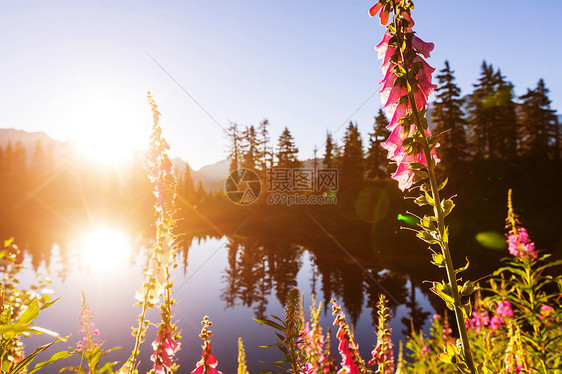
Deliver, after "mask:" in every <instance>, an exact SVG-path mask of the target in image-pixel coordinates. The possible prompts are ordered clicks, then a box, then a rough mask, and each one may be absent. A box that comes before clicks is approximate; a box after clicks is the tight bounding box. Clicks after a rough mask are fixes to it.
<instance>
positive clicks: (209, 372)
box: [191, 316, 222, 374]
mask: <svg viewBox="0 0 562 374" xmlns="http://www.w3.org/2000/svg"><path fill="white" fill-rule="evenodd" d="M201 324H202V325H203V328H202V329H201V334H199V337H200V338H201V339H203V351H202V352H201V360H199V362H197V365H196V367H195V369H194V370H193V371H192V372H191V374H222V373H221V372H220V371H218V370H217V369H215V368H216V367H217V364H218V361H217V358H216V357H215V355H214V354H213V349H212V347H211V341H210V338H211V336H213V334H212V333H211V330H210V329H209V328H210V327H211V325H212V324H213V323H212V322H211V321H209V317H207V316H205V317H203V321H202V322H201Z"/></svg>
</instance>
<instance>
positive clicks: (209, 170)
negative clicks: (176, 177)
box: [172, 157, 229, 192]
mask: <svg viewBox="0 0 562 374" xmlns="http://www.w3.org/2000/svg"><path fill="white" fill-rule="evenodd" d="M172 164H174V166H175V167H176V170H178V171H179V173H180V175H182V176H183V174H184V173H185V164H186V162H185V161H184V160H182V159H181V158H178V157H176V158H174V159H173V160H172ZM228 168H229V163H228V160H221V161H217V162H215V163H214V164H210V165H205V166H203V167H202V168H201V169H199V170H193V168H191V166H190V167H189V170H190V171H191V178H192V179H193V184H194V186H195V188H197V186H198V185H199V182H201V183H202V184H203V188H204V189H205V191H207V192H217V191H222V190H223V189H224V182H225V181H226V178H227V177H228Z"/></svg>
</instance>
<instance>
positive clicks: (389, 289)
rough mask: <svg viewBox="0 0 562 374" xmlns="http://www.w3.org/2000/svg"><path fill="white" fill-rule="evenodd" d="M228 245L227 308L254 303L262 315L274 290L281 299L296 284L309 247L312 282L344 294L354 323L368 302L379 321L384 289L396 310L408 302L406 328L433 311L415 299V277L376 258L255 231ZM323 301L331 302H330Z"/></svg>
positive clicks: (324, 294)
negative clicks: (364, 259) (358, 260)
mask: <svg viewBox="0 0 562 374" xmlns="http://www.w3.org/2000/svg"><path fill="white" fill-rule="evenodd" d="M226 247H227V261H226V268H225V269H224V270H223V272H222V281H223V288H222V290H221V294H220V299H221V300H222V301H223V302H224V305H225V307H226V308H235V307H236V306H238V305H242V306H245V307H252V308H253V310H254V313H255V315H256V316H257V317H258V318H263V317H264V316H265V312H266V310H267V303H268V300H269V299H270V296H272V295H275V297H276V299H277V300H278V301H279V303H281V304H282V303H283V301H284V300H285V298H286V296H287V293H288V291H289V290H290V289H291V288H292V287H295V286H297V274H298V273H299V271H300V270H301V268H302V267H303V257H305V256H303V254H304V253H305V252H307V253H308V254H309V256H307V257H308V259H309V262H310V263H309V264H307V265H309V266H310V271H309V273H310V274H309V277H310V278H309V279H310V280H309V284H308V285H307V288H308V289H309V290H310V292H311V293H314V294H316V295H321V299H323V300H325V301H329V300H330V299H331V298H332V297H334V298H336V299H338V300H340V301H341V302H342V304H343V306H344V308H345V310H346V312H347V314H348V318H349V321H350V322H351V323H352V324H353V325H356V324H357V323H358V320H359V318H360V315H361V313H362V311H363V310H364V309H365V308H368V309H370V312H371V318H372V322H373V323H374V322H375V321H376V303H377V300H378V299H379V295H380V294H381V293H385V294H387V295H388V296H390V298H391V301H390V304H389V306H390V308H391V309H392V310H393V311H394V312H396V309H397V307H399V306H400V305H404V306H406V307H407V310H408V316H405V317H403V324H404V327H405V329H404V331H405V333H408V332H409V331H410V330H411V326H412V325H413V326H414V327H415V328H416V329H419V328H421V327H422V326H423V324H424V322H425V320H426V317H427V316H428V315H429V313H430V311H429V310H428V306H427V305H426V306H425V307H424V306H422V305H421V304H420V303H419V300H417V299H416V287H414V285H415V284H417V283H415V280H413V279H412V277H408V276H407V275H405V274H399V273H396V272H395V271H391V270H389V269H383V268H381V266H380V265H377V263H376V262H374V261H370V262H369V264H368V265H366V266H365V267H364V268H360V267H358V266H357V265H356V264H355V263H354V262H353V261H349V258H348V257H347V256H345V255H343V254H342V253H339V254H338V252H327V251H323V252H316V251H314V249H313V248H311V247H304V246H302V245H298V244H294V243H291V242H287V241H286V242H279V241H278V240H277V241H275V242H272V241H266V240H261V241H260V240H257V239H256V238H253V237H241V236H238V237H235V238H231V239H230V240H229V242H228V244H227V246H226ZM318 286H319V287H318ZM317 288H320V289H319V290H317ZM324 305H325V307H328V304H327V303H325V304H324Z"/></svg>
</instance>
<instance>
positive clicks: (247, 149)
mask: <svg viewBox="0 0 562 374" xmlns="http://www.w3.org/2000/svg"><path fill="white" fill-rule="evenodd" d="M241 149H242V167H243V168H246V169H251V170H256V165H257V161H258V141H257V137H256V130H255V129H254V126H250V127H248V126H246V129H245V130H244V132H243V135H242V145H241Z"/></svg>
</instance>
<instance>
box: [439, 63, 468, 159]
mask: <svg viewBox="0 0 562 374" xmlns="http://www.w3.org/2000/svg"><path fill="white" fill-rule="evenodd" d="M439 73H440V74H439V75H437V79H438V81H439V84H438V87H437V89H436V90H435V92H436V98H435V102H434V103H433V111H432V112H431V120H432V121H433V123H434V124H435V130H434V132H435V133H436V134H441V135H440V137H439V143H440V147H439V154H440V157H441V160H442V161H443V163H444V164H445V165H447V166H450V165H454V164H456V163H458V162H459V161H466V159H467V156H468V150H467V142H466V124H467V121H466V119H465V118H464V112H463V109H462V107H463V103H464V100H463V99H462V98H461V90H460V88H459V86H457V85H456V83H455V82H454V81H455V77H454V75H453V74H454V73H455V72H454V71H453V70H451V67H450V66H449V61H445V67H444V68H443V69H442V70H441V71H440V72H439Z"/></svg>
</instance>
